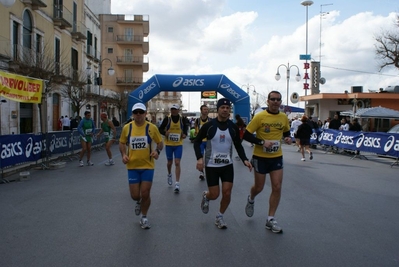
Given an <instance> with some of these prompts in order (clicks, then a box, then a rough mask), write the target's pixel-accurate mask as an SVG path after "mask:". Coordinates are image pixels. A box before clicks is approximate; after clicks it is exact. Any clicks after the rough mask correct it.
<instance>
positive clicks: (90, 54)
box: [86, 45, 97, 58]
mask: <svg viewBox="0 0 399 267" xmlns="http://www.w3.org/2000/svg"><path fill="white" fill-rule="evenodd" d="M96 52H97V51H96V50H95V49H94V47H93V46H92V45H87V47H86V55H87V56H88V57H90V58H95V56H96Z"/></svg>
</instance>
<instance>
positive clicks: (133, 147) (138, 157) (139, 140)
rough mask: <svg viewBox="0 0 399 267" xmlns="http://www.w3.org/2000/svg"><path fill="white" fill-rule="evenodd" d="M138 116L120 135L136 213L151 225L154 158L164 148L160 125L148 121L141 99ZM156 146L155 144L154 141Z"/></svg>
mask: <svg viewBox="0 0 399 267" xmlns="http://www.w3.org/2000/svg"><path fill="white" fill-rule="evenodd" d="M132 112H133V118H134V120H133V121H132V122H130V123H128V124H126V125H125V126H124V127H123V129H122V133H121V136H120V139H119V151H120V152H121V155H122V162H123V163H124V164H126V169H127V173H128V180H129V191H130V196H131V198H132V199H133V200H134V201H136V207H135V213H136V215H140V213H141V214H142V215H141V219H140V226H141V228H143V229H149V228H151V225H150V223H149V222H148V219H147V212H148V209H149V208H150V204H151V198H150V191H151V186H152V180H153V178H154V168H155V163H154V159H158V157H159V154H160V153H161V151H162V149H163V142H162V136H161V134H160V133H159V131H158V128H157V127H156V126H155V125H154V124H152V123H150V122H148V121H146V119H145V118H146V115H147V108H146V106H145V105H144V104H142V103H137V104H135V105H134V106H133V108H132ZM153 142H155V143H156V147H152V143H153Z"/></svg>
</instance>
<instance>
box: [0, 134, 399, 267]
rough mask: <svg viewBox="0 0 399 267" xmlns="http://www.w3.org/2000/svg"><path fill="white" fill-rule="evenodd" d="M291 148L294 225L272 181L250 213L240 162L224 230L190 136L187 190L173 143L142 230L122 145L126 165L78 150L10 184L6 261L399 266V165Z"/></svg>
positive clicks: (288, 195) (0, 201)
mask: <svg viewBox="0 0 399 267" xmlns="http://www.w3.org/2000/svg"><path fill="white" fill-rule="evenodd" d="M244 146H245V149H246V151H247V155H248V157H249V156H250V155H251V147H250V145H249V144H248V143H246V142H244ZM283 149H284V163H285V168H284V173H285V175H284V182H283V194H282V199H281V202H280V206H279V209H278V211H277V214H276V218H277V220H278V222H279V223H280V225H281V226H282V227H283V229H284V233H283V234H274V233H272V232H271V231H269V230H266V229H265V219H266V216H267V209H268V197H269V194H270V182H268V183H267V185H266V186H265V189H264V192H262V193H261V194H260V195H259V196H258V197H257V198H256V202H255V214H254V216H253V217H252V218H248V217H246V215H245V213H244V207H245V204H246V197H247V195H248V192H249V188H250V186H251V185H252V182H253V174H252V173H249V172H248V169H247V168H246V167H245V166H244V165H243V164H242V163H241V162H240V161H235V173H236V175H235V183H234V188H233V193H232V202H231V204H230V207H229V208H228V210H227V211H226V213H225V216H224V217H225V221H226V223H227V224H228V229H226V230H221V229H218V228H217V227H216V226H215V225H214V219H215V215H216V212H217V211H218V206H219V200H217V201H211V202H210V211H209V213H208V214H206V215H205V214H203V213H202V212H201V210H200V201H201V193H202V191H203V190H205V189H206V184H205V182H201V181H199V179H198V172H197V171H196V170H195V163H196V160H195V156H194V151H193V148H192V145H191V144H190V143H189V141H188V140H186V142H185V144H184V152H183V159H182V178H181V193H180V194H174V193H173V188H172V187H169V186H168V185H167V182H166V158H165V155H164V152H163V154H162V156H161V158H160V159H159V160H158V161H157V162H156V170H155V177H154V183H153V188H152V192H151V193H152V204H151V207H150V211H149V214H148V219H149V221H150V223H151V225H152V228H151V229H150V230H143V229H141V228H140V226H139V217H138V216H135V214H134V204H135V203H134V202H133V201H132V200H131V199H130V195H129V191H128V184H127V174H126V169H125V166H124V165H123V164H122V162H121V158H120V155H119V153H118V152H117V151H118V148H117V145H115V146H114V147H113V151H114V155H115V161H116V165H114V166H110V167H108V166H104V162H105V160H106V158H107V157H106V153H105V151H104V150H103V151H96V152H94V154H93V157H92V160H93V162H94V163H95V165H94V166H92V167H88V166H85V167H83V168H80V167H78V162H77V161H69V162H67V165H66V167H65V168H62V169H57V170H31V179H30V180H29V181H23V182H13V183H9V184H2V185H0V210H1V216H0V266H2V267H8V266H54V267H56V266H399V240H398V238H399V223H398V222H399V208H398V203H399V175H398V173H399V166H397V165H396V166H393V168H391V167H390V163H392V162H393V161H392V160H388V159H381V158H378V157H375V156H370V157H369V160H360V159H353V160H351V159H350V157H349V156H344V155H336V154H333V155H329V154H324V153H322V151H321V150H314V157H315V158H314V160H312V161H309V160H307V161H305V162H302V161H301V160H300V158H301V156H300V154H299V153H298V152H296V150H295V148H294V147H293V146H288V145H284V147H283ZM234 156H235V155H234Z"/></svg>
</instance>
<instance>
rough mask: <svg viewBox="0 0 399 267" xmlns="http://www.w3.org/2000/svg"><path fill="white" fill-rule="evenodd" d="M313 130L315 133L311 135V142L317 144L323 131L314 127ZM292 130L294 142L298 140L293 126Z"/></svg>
mask: <svg viewBox="0 0 399 267" xmlns="http://www.w3.org/2000/svg"><path fill="white" fill-rule="evenodd" d="M312 131H313V134H312V135H311V136H310V144H311V145H317V144H318V143H319V140H318V138H319V135H320V133H321V131H320V130H319V129H312ZM290 132H291V139H292V142H296V140H295V136H294V128H291V130H290Z"/></svg>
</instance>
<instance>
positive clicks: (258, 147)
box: [244, 91, 292, 233]
mask: <svg viewBox="0 0 399 267" xmlns="http://www.w3.org/2000/svg"><path fill="white" fill-rule="evenodd" d="M267 104H268V108H267V109H266V110H264V111H261V112H259V113H257V114H256V115H255V117H254V118H253V119H252V120H251V121H250V123H249V124H248V125H247V128H246V131H245V133H244V139H245V140H247V141H248V142H250V143H254V144H255V147H254V151H253V156H252V160H251V163H252V166H253V167H254V170H255V172H254V180H255V183H254V185H253V186H252V187H251V190H250V194H249V195H248V198H247V205H246V207H245V213H246V214H247V216H248V217H252V216H253V214H254V205H255V197H256V195H258V194H259V193H260V192H262V190H263V187H264V185H265V181H266V174H267V173H268V174H269V176H270V181H271V187H272V192H271V194H270V198H269V213H268V217H267V221H266V229H269V230H271V231H272V232H273V233H282V232H283V230H282V228H281V227H280V226H279V225H278V224H277V221H276V219H275V218H274V215H275V213H276V210H277V207H278V204H279V202H280V198H281V185H282V182H283V151H282V149H281V141H282V140H283V141H284V142H285V143H287V144H291V142H292V140H291V137H290V136H291V135H290V124H289V121H288V117H287V115H286V114H284V113H283V112H280V105H281V94H280V92H277V91H271V92H270V93H269V95H268V99H267ZM253 133H256V137H255V136H254V135H253Z"/></svg>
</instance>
